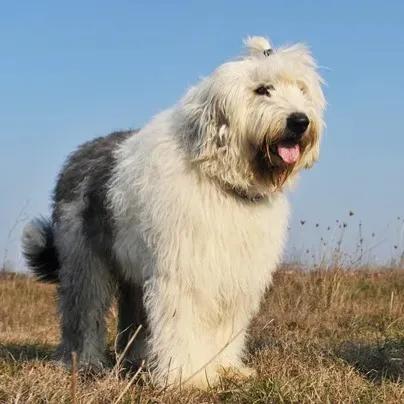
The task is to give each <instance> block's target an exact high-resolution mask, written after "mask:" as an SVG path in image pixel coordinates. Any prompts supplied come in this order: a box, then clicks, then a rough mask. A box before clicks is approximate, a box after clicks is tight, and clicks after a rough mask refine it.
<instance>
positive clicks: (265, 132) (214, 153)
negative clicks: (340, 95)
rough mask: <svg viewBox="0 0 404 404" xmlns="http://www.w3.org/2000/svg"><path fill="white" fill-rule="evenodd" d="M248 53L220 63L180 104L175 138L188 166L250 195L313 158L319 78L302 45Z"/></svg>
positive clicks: (319, 117)
mask: <svg viewBox="0 0 404 404" xmlns="http://www.w3.org/2000/svg"><path fill="white" fill-rule="evenodd" d="M245 43H246V46H247V48H248V51H249V53H248V54H247V55H246V56H244V57H242V58H240V59H238V60H235V61H231V62H228V63H225V64H223V65H221V66H219V67H218V68H217V69H216V70H215V71H214V72H213V73H212V75H211V76H209V77H207V78H205V79H204V80H203V81H202V82H201V83H200V84H199V85H197V86H195V87H193V88H191V89H190V90H189V91H188V93H187V94H186V95H185V97H184V98H183V100H182V101H181V102H180V104H179V107H178V114H180V117H179V119H178V121H179V122H181V128H180V133H181V134H182V139H183V141H184V142H185V144H186V146H187V149H188V150H189V151H190V153H191V159H192V161H193V162H194V163H195V164H197V165H198V167H199V169H200V170H201V171H202V172H203V173H204V174H206V175H208V176H209V177H211V178H214V179H216V180H218V181H219V182H220V183H221V184H222V185H223V186H225V187H227V188H232V189H234V190H235V191H239V192H242V193H243V194H245V195H248V196H250V197H254V196H257V195H265V194H268V193H269V192H273V191H274V190H279V189H281V188H282V187H283V185H284V184H285V183H286V182H290V180H291V179H292V178H293V177H294V176H295V174H296V173H297V172H298V171H299V170H300V169H301V168H307V167H311V166H312V165H313V163H314V162H315V161H316V160H317V158H318V156H319V144H320V138H321V132H322V130H323V126H324V123H323V111H324V107H325V100H324V95H323V92H322V89H321V84H322V79H321V77H320V75H319V74H318V72H317V67H316V63H315V61H314V59H313V58H312V56H311V54H310V52H309V50H308V49H307V48H306V47H305V46H304V45H300V44H298V45H293V46H290V47H285V48H280V49H276V50H274V49H272V47H271V46H270V44H269V42H268V41H267V40H266V39H265V38H262V37H252V38H248V39H247V40H246V41H245Z"/></svg>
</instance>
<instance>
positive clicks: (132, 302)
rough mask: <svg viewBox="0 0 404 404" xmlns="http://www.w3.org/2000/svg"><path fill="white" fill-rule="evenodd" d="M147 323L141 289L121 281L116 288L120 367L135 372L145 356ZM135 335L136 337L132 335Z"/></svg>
mask: <svg viewBox="0 0 404 404" xmlns="http://www.w3.org/2000/svg"><path fill="white" fill-rule="evenodd" d="M146 333H147V322H146V313H145V309H144V305H143V288H142V287H141V286H138V285H136V284H134V283H131V282H126V281H121V282H120V283H119V287H118V337H117V338H118V343H117V348H118V353H119V355H118V357H120V355H123V358H122V362H121V363H122V365H123V366H124V367H125V368H132V369H135V370H137V368H138V367H139V366H140V365H141V362H142V360H143V359H144V358H145V356H146ZM134 334H136V335H134Z"/></svg>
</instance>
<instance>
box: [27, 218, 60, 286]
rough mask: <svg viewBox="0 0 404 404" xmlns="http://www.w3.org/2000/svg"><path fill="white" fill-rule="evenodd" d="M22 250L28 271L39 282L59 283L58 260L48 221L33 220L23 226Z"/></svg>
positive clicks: (50, 225) (41, 219)
mask: <svg viewBox="0 0 404 404" xmlns="http://www.w3.org/2000/svg"><path fill="white" fill-rule="evenodd" d="M22 250H23V255H24V257H25V260H26V262H27V265H28V267H29V269H30V270H31V271H32V272H33V273H34V274H35V275H36V276H37V278H38V279H39V280H41V281H44V282H49V283H57V282H58V281H59V277H58V271H59V260H58V257H57V251H56V247H55V245H54V242H53V229H52V223H51V222H50V221H49V220H47V219H44V218H40V219H35V220H33V221H32V222H31V223H29V224H27V225H26V226H25V228H24V231H23V235H22Z"/></svg>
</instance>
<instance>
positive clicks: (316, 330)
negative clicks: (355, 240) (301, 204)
mask: <svg viewBox="0 0 404 404" xmlns="http://www.w3.org/2000/svg"><path fill="white" fill-rule="evenodd" d="M403 290H404V271H402V270H401V271H400V270H397V269H396V270H391V271H383V272H375V271H374V270H372V271H366V270H361V271H347V270H340V269H333V270H327V271H321V270H317V271H311V272H301V271H300V272H299V271H293V270H290V269H289V268H283V269H282V270H280V271H278V272H277V274H276V275H275V277H274V283H273V286H272V287H271V288H270V289H269V290H268V292H267V294H266V296H265V299H264V301H263V303H262V307H261V311H260V313H259V314H258V315H257V317H256V318H255V319H254V321H253V322H252V325H251V329H250V338H249V341H248V354H247V357H246V361H247V362H248V363H249V365H250V366H253V367H254V368H255V369H256V370H257V372H258V375H257V377H255V378H251V379H248V380H239V379H236V378H231V377H224V378H223V379H222V380H221V383H220V385H219V386H217V387H214V388H212V389H211V390H210V391H208V392H203V391H198V390H190V389H177V390H167V389H157V388H154V387H153V386H152V385H151V384H150V383H149V382H147V378H146V377H145V375H140V376H139V377H138V378H137V379H133V378H132V379H131V376H122V374H120V373H119V372H117V371H116V369H110V370H106V371H105V372H104V373H103V374H100V375H96V376H94V375H82V374H77V372H73V374H72V372H70V371H68V370H66V369H65V368H63V367H61V366H60V365H58V364H57V363H55V362H53V361H52V353H53V351H54V349H55V347H56V345H57V343H58V340H59V330H58V322H57V309H56V301H55V288H54V286H51V285H43V284H40V283H37V282H35V281H33V280H32V279H30V278H28V277H24V276H18V275H2V276H1V277H0V302H1V305H0V402H1V403H3V402H4V403H9V402H13V403H97V404H98V403H114V402H117V401H118V402H119V403H133V402H135V403H190V402H192V403H268V402H279V403H305V402H307V403H309V402H310V403H312V402H317V403H326V402H333V403H334V402H341V403H353V402H364V403H368V402H369V403H370V402H372V403H374V402H376V403H377V402H380V403H397V402H404V294H403ZM115 313H116V309H115V308H112V309H111V312H110V315H109V321H108V324H109V330H110V332H109V340H110V341H111V343H110V349H111V350H112V348H113V341H114V338H115V331H114V328H115V320H116V319H115V317H116V314H115ZM135 343H136V341H135ZM146 376H147V375H146Z"/></svg>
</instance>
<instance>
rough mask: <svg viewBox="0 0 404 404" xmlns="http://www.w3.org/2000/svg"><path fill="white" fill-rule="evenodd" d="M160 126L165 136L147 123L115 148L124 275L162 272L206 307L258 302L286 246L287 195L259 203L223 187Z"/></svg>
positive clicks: (118, 244) (144, 277) (114, 200)
mask: <svg viewBox="0 0 404 404" xmlns="http://www.w3.org/2000/svg"><path fill="white" fill-rule="evenodd" d="M156 125H158V123H155V124H154V127H153V131H152V132H153V133H159V136H154V137H153V136H149V133H147V132H148V128H147V127H146V128H145V129H144V130H143V131H144V132H145V133H142V132H143V131H141V132H140V133H139V134H137V135H136V136H134V137H132V138H130V139H128V140H127V141H126V142H125V143H123V145H122V147H121V148H120V150H119V151H118V153H117V155H116V158H117V161H118V165H117V167H116V170H115V174H114V177H113V182H112V183H111V187H110V192H109V194H108V196H109V199H110V203H111V206H112V208H113V212H114V215H115V221H116V223H117V229H118V231H117V234H116V241H115V245H114V252H115V255H116V257H117V258H118V262H119V263H120V266H121V270H122V271H123V274H124V276H125V277H127V278H130V279H131V280H134V281H136V282H137V283H140V284H144V283H145V282H147V281H148V280H150V279H159V281H160V282H162V283H167V284H170V285H171V286H170V287H172V285H175V287H176V288H178V289H179V290H181V295H184V293H185V295H186V294H189V295H190V296H192V299H194V300H198V299H203V301H204V304H205V305H207V306H209V303H211V304H212V305H218V304H219V305H221V306H226V305H231V306H234V305H237V304H240V303H243V304H246V303H248V304H253V305H257V304H258V300H259V297H260V296H261V294H262V291H263V290H264V289H265V287H266V286H267V285H268V283H269V282H270V280H271V274H272V272H273V270H274V269H275V267H276V265H277V263H278V262H279V259H280V255H281V252H282V247H283V243H284V235H285V234H284V233H285V228H286V223H287V216H288V204H287V201H286V199H285V197H284V196H283V195H282V194H276V195H275V194H274V195H273V196H272V197H270V199H269V200H263V201H259V202H255V203H254V202H248V201H244V200H241V199H239V198H237V197H234V195H229V194H226V193H224V192H222V191H221V190H220V189H218V187H217V185H214V184H213V183H212V182H211V181H210V180H208V179H204V178H202V177H201V176H198V175H197V172H195V170H192V169H190V166H189V164H190V163H189V162H187V161H186V159H185V158H184V154H183V152H182V151H181V149H180V148H179V147H178V145H177V144H176V142H175V141H174V140H173V139H172V137H171V136H170V135H169V134H166V133H164V132H159V131H157V130H156V127H155V126H156ZM240 298H242V299H245V298H247V300H248V301H243V302H240Z"/></svg>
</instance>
